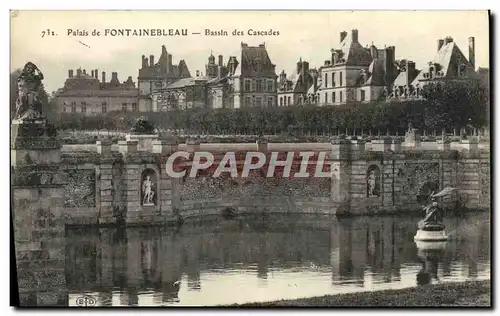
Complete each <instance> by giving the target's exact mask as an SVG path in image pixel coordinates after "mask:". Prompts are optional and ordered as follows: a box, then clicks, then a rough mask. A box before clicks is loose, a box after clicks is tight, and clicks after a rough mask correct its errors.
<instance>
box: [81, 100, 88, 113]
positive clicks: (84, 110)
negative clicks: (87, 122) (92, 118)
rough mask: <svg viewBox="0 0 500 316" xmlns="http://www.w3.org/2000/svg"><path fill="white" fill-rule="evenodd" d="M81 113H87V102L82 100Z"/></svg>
mask: <svg viewBox="0 0 500 316" xmlns="http://www.w3.org/2000/svg"><path fill="white" fill-rule="evenodd" d="M82 113H87V103H86V102H82Z"/></svg>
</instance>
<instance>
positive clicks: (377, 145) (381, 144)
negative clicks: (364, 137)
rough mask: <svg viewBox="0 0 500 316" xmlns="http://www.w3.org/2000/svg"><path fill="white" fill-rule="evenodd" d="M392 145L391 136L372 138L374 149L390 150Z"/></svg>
mask: <svg viewBox="0 0 500 316" xmlns="http://www.w3.org/2000/svg"><path fill="white" fill-rule="evenodd" d="M391 147H392V140H391V139H390V138H384V139H374V140H372V151H389V150H391Z"/></svg>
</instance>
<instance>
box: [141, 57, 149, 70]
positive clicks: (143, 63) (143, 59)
mask: <svg viewBox="0 0 500 316" xmlns="http://www.w3.org/2000/svg"><path fill="white" fill-rule="evenodd" d="M146 67H148V59H147V58H146V55H142V69H144V68H146Z"/></svg>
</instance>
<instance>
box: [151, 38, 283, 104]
mask: <svg viewBox="0 0 500 316" xmlns="http://www.w3.org/2000/svg"><path fill="white" fill-rule="evenodd" d="M275 68H276V66H275V65H274V64H273V63H272V62H271V59H270V58H269V55H268V53H267V50H266V48H265V45H264V44H261V45H259V46H255V47H252V46H248V44H245V43H241V62H240V61H238V59H237V58H236V56H230V57H229V59H228V61H227V64H224V57H223V56H222V55H219V56H218V60H217V63H216V62H215V56H213V54H210V56H209V57H208V63H207V64H206V66H205V70H206V72H205V76H204V75H203V74H202V73H201V72H200V71H197V72H196V76H195V77H188V78H182V79H178V80H176V81H173V82H171V83H169V82H163V84H162V87H161V88H156V89H153V90H152V92H151V99H152V104H153V105H152V110H153V111H168V110H172V109H187V108H193V107H209V108H241V107H268V106H275V105H276V102H277V84H276V83H277V80H276V79H277V75H276V71H275Z"/></svg>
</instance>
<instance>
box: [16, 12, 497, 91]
mask: <svg viewBox="0 0 500 316" xmlns="http://www.w3.org/2000/svg"><path fill="white" fill-rule="evenodd" d="M123 28H129V29H145V28H155V29H170V28H172V29H188V31H189V35H188V36H186V37H144V36H143V37H132V36H130V37H111V36H106V37H105V36H100V37H95V36H91V33H92V30H94V29H96V30H99V31H101V32H104V30H105V29H123ZM68 29H73V30H86V31H88V32H89V36H85V37H74V36H68V35H67V30H68ZM205 29H211V30H221V29H223V30H227V31H228V33H229V36H225V37H209V36H204V35H192V34H191V32H201V33H202V34H203V33H204V31H205ZM234 29H238V30H241V31H243V32H245V35H244V36H232V35H231V33H232V31H233V30H234ZM248 29H254V30H269V29H272V30H274V31H279V35H278V36H248V35H246V32H247V30H248ZM351 29H358V32H359V42H360V43H361V44H362V45H363V46H366V45H370V44H371V43H372V42H373V43H374V44H375V45H376V46H377V47H379V48H382V47H384V45H387V46H389V45H391V46H395V47H396V59H403V58H406V59H411V60H414V61H415V62H416V63H417V68H421V67H422V65H424V64H425V63H427V62H428V61H429V60H431V59H432V58H433V57H434V55H435V53H436V48H437V40H438V39H439V38H444V37H446V36H451V37H453V38H454V41H455V42H456V43H457V45H458V46H459V47H460V49H461V50H462V52H463V53H464V55H465V56H466V57H468V48H467V47H468V37H469V36H473V37H475V42H476V67H489V22H488V13H487V11H351V12H349V11H306V12H299V11H246V12H244V11H227V12H214V11H204V12H194V11H192V12H183V11H176V12H172V11H170V12H167V11H20V12H19V11H18V12H17V13H15V14H14V15H13V17H12V19H11V70H14V69H16V68H20V67H22V66H23V65H24V64H25V63H26V62H27V61H32V62H34V63H35V64H36V65H37V66H38V67H39V68H40V69H41V70H42V72H43V73H44V75H45V80H44V83H45V86H46V89H47V91H48V92H51V91H53V90H56V89H58V88H60V87H62V85H63V84H64V80H65V79H66V77H67V75H68V69H76V68H78V67H82V68H83V69H86V70H87V72H88V73H90V71H91V69H98V70H99V78H100V73H101V71H106V73H107V79H108V81H109V79H110V78H111V72H113V71H116V72H118V78H119V79H120V81H125V80H126V79H127V77H128V76H132V78H133V80H134V81H137V75H138V69H139V68H140V67H141V55H143V54H144V55H146V56H149V55H150V54H154V55H155V61H156V60H157V59H158V57H159V56H160V53H161V45H165V46H166V47H167V50H168V52H169V53H171V54H172V55H173V61H174V63H177V62H178V61H179V60H180V59H184V60H185V61H186V63H187V65H188V68H189V70H190V72H191V74H192V75H194V74H195V72H196V70H200V71H201V72H203V73H204V72H205V64H206V62H207V58H208V56H209V55H210V52H211V51H213V54H214V55H215V56H217V55H219V54H222V55H224V62H226V61H227V58H228V56H231V55H234V56H238V60H239V59H240V58H241V57H240V56H239V55H238V52H239V49H240V43H241V42H242V41H243V42H245V43H248V44H249V45H258V44H262V43H264V42H265V44H266V47H267V48H268V52H269V55H270V57H271V60H272V62H273V63H275V64H276V65H277V66H276V68H277V72H280V71H281V70H282V69H285V71H287V72H288V73H290V72H292V71H293V69H294V68H295V64H296V62H297V61H298V59H299V58H300V57H302V59H303V60H307V61H309V62H310V65H311V67H319V66H321V65H322V64H323V63H324V61H325V60H326V59H329V56H330V49H331V48H338V47H339V37H340V36H339V33H340V32H341V31H343V30H345V31H347V32H350V30H351ZM44 30H50V32H55V33H56V34H57V35H56V36H52V35H45V37H43V38H42V31H44ZM79 41H80V42H82V43H83V44H85V45H83V44H82V43H80V42H79Z"/></svg>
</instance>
